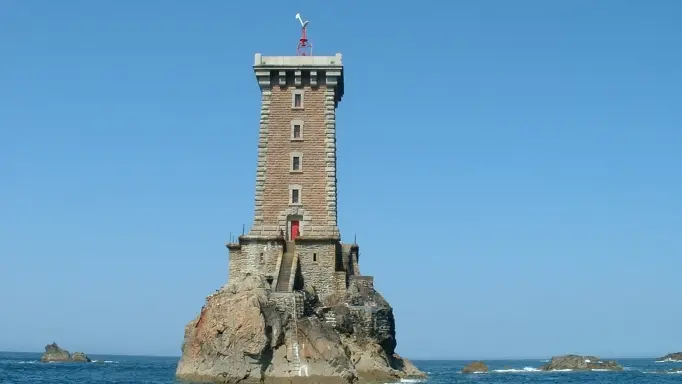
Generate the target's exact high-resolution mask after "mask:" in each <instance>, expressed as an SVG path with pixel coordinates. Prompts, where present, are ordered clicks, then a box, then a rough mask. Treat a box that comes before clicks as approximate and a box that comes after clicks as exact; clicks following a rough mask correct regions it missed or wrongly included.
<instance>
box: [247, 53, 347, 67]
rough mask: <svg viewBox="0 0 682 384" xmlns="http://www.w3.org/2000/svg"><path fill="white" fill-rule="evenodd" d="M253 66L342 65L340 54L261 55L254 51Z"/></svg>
mask: <svg viewBox="0 0 682 384" xmlns="http://www.w3.org/2000/svg"><path fill="white" fill-rule="evenodd" d="M253 66H254V67H271V68H320V69H322V68H329V69H338V68H342V67H343V63H342V61H341V54H340V53H337V54H336V56H263V55H261V54H260V53H256V55H255V60H254V64H253Z"/></svg>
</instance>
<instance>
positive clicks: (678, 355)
mask: <svg viewBox="0 0 682 384" xmlns="http://www.w3.org/2000/svg"><path fill="white" fill-rule="evenodd" d="M659 360H661V361H682V352H675V353H669V354H667V355H665V356H663V357H661V358H660V359H659Z"/></svg>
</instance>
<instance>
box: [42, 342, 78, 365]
mask: <svg viewBox="0 0 682 384" xmlns="http://www.w3.org/2000/svg"><path fill="white" fill-rule="evenodd" d="M69 360H71V354H70V353H69V351H67V350H66V349H62V348H60V347H59V345H57V343H52V344H48V345H46V346H45V353H43V356H42V357H41V358H40V361H42V362H44V363H46V362H51V361H69Z"/></svg>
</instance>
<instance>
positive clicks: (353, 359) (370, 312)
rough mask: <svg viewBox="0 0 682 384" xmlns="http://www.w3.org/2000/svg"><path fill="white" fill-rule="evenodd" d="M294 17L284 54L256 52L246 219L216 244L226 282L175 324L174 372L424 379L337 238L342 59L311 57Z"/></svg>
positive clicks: (191, 376)
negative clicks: (223, 243) (233, 237)
mask: <svg viewBox="0 0 682 384" xmlns="http://www.w3.org/2000/svg"><path fill="white" fill-rule="evenodd" d="M297 17H298V15H297ZM298 18H299V21H300V23H301V26H302V31H301V32H302V36H301V39H300V42H299V46H298V51H297V54H296V55H295V56H263V55H261V54H256V55H255V62H254V66H253V69H254V73H255V77H256V80H257V83H258V86H259V87H260V94H261V112H260V125H259V138H258V163H257V164H256V167H255V170H256V172H255V176H256V177H255V179H256V183H255V209H254V217H253V225H252V226H251V228H250V229H249V231H248V233H246V234H243V235H242V236H239V238H238V241H237V242H234V243H228V244H227V248H228V249H229V252H230V256H229V280H230V281H229V282H228V284H226V285H225V286H224V287H223V288H221V289H220V290H218V291H216V292H215V293H213V294H211V295H209V296H208V297H207V298H206V303H205V305H204V306H203V307H202V309H201V313H200V314H199V315H198V316H197V317H196V318H195V319H194V320H192V321H190V322H189V323H188V324H187V326H186V327H185V338H184V342H183V344H182V351H183V353H182V358H181V360H180V362H179V363H178V368H177V370H176V375H177V376H178V377H181V378H183V379H186V380H195V379H196V381H206V380H210V381H216V382H217V381H219V382H221V383H222V382H225V383H240V382H247V381H248V382H254V383H256V382H261V383H262V382H268V380H267V379H284V380H285V381H286V382H296V383H320V382H329V383H344V384H350V383H356V382H363V381H366V382H395V381H396V380H398V379H401V378H415V377H416V378H423V377H425V375H424V374H423V373H422V372H420V371H419V370H418V369H417V368H416V367H414V365H412V364H411V363H410V362H409V361H408V360H406V359H404V358H402V357H400V356H399V355H398V354H396V353H395V348H396V345H397V341H396V332H395V318H394V315H393V308H391V306H390V305H389V303H388V301H387V300H386V299H385V298H384V297H383V296H382V295H381V294H380V293H379V292H377V291H376V290H375V288H374V278H373V277H372V276H363V275H361V274H360V269H359V263H358V260H359V252H358V249H359V248H358V246H357V244H355V243H352V244H344V243H342V242H341V236H340V234H339V228H338V224H337V178H336V127H337V126H336V108H337V106H338V105H339V102H340V101H341V97H342V96H343V91H344V78H343V63H342V62H341V55H340V54H335V55H333V56H313V55H312V52H311V48H312V47H311V45H310V43H309V41H308V39H307V36H306V26H307V22H303V20H301V19H300V17H298ZM254 117H255V116H254ZM254 125H255V124H254ZM255 149H256V148H254V150H255Z"/></svg>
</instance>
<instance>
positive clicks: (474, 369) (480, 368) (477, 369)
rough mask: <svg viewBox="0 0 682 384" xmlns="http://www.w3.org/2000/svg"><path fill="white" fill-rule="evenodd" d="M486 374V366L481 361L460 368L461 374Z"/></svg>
mask: <svg viewBox="0 0 682 384" xmlns="http://www.w3.org/2000/svg"><path fill="white" fill-rule="evenodd" d="M482 372H488V366H487V365H485V363H484V362H482V361H474V362H473V363H471V364H469V365H467V366H466V367H464V368H462V373H482Z"/></svg>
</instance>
